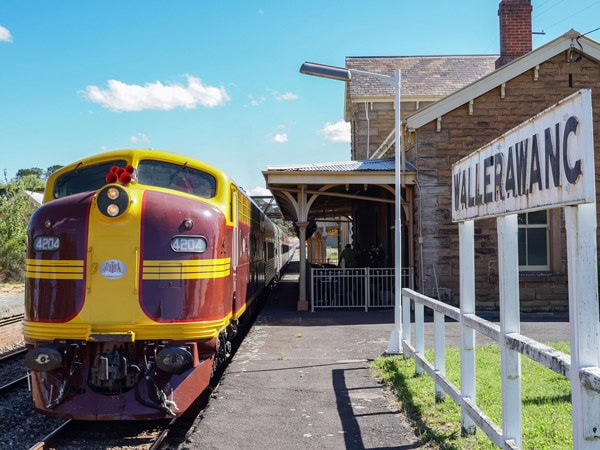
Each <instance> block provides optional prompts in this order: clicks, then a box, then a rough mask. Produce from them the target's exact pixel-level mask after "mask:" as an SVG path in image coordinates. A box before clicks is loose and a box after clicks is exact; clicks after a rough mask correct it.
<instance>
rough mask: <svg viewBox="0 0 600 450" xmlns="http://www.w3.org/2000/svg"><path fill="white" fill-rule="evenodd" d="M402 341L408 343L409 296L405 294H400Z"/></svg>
mask: <svg viewBox="0 0 600 450" xmlns="http://www.w3.org/2000/svg"><path fill="white" fill-rule="evenodd" d="M402 341H406V342H408V343H410V297H408V296H407V295H402ZM400 348H402V345H401V346H400Z"/></svg>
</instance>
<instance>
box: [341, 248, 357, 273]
mask: <svg viewBox="0 0 600 450" xmlns="http://www.w3.org/2000/svg"><path fill="white" fill-rule="evenodd" d="M342 261H344V267H346V268H347V269H351V268H353V267H356V253H355V252H354V250H353V249H352V245H350V244H346V248H344V250H342V253H341V254H340V260H339V265H340V266H341V265H342Z"/></svg>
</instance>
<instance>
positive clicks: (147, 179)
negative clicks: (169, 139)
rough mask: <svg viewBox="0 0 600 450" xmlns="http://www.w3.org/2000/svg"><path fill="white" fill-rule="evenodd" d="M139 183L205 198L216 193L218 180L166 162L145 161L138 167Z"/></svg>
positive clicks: (199, 171)
mask: <svg viewBox="0 0 600 450" xmlns="http://www.w3.org/2000/svg"><path fill="white" fill-rule="evenodd" d="M137 170H138V182H139V183H141V184H147V185H150V186H157V187H163V188H167V189H174V190H177V191H181V192H186V193H188V194H193V195H197V196H199V197H204V198H212V197H214V196H215V193H216V184H217V183H216V179H215V177H213V176H212V175H210V174H209V173H206V172H203V171H201V170H197V169H193V168H191V167H187V166H186V165H180V164H172V163H168V162H164V161H154V160H143V161H140V163H139V165H138V168H137Z"/></svg>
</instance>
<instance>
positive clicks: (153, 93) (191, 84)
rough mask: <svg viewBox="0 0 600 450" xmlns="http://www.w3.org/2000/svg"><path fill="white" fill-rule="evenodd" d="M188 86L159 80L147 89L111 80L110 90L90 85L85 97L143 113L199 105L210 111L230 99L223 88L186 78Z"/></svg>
mask: <svg viewBox="0 0 600 450" xmlns="http://www.w3.org/2000/svg"><path fill="white" fill-rule="evenodd" d="M186 78H187V85H186V86H184V85H182V84H166V85H165V84H162V83H161V82H160V81H156V82H154V83H146V84H145V85H144V86H140V85H137V84H126V83H123V82H122V81H118V80H108V88H107V89H101V88H99V87H98V86H87V87H86V88H85V91H83V92H82V95H83V96H84V97H85V98H87V99H88V100H90V101H92V102H94V103H99V104H100V105H102V106H104V107H105V108H108V109H110V110H112V111H142V110H144V109H157V110H163V111H168V110H171V109H175V108H184V109H194V108H196V107H197V106H198V105H200V106H205V107H207V108H213V107H215V106H220V105H222V104H224V103H225V102H226V101H228V100H230V97H229V95H228V94H227V92H226V91H225V88H223V87H215V86H207V85H205V84H203V83H202V80H200V78H197V77H193V76H191V75H186Z"/></svg>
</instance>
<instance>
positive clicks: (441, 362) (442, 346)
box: [433, 311, 446, 402]
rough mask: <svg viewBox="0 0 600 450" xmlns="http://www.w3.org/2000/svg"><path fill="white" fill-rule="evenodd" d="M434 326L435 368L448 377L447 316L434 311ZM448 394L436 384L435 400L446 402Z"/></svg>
mask: <svg viewBox="0 0 600 450" xmlns="http://www.w3.org/2000/svg"><path fill="white" fill-rule="evenodd" d="M433 324H434V343H433V352H434V367H435V370H436V371H437V372H438V373H440V374H441V375H443V376H445V375H446V329H445V325H446V316H445V315H444V314H443V313H441V312H437V311H434V313H433ZM445 396H446V393H445V392H444V389H443V388H442V386H440V385H439V384H438V383H436V384H435V400H436V401H437V402H441V401H442V400H444V397H445Z"/></svg>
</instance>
